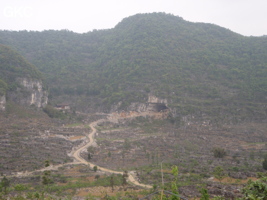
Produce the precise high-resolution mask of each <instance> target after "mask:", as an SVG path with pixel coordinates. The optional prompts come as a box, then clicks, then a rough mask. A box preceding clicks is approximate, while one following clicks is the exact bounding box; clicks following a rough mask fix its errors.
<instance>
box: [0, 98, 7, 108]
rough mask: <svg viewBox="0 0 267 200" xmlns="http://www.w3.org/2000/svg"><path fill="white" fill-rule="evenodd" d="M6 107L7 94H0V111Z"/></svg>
mask: <svg viewBox="0 0 267 200" xmlns="http://www.w3.org/2000/svg"><path fill="white" fill-rule="evenodd" d="M5 109H6V95H3V96H0V111H5Z"/></svg>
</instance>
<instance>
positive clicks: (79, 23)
mask: <svg viewBox="0 0 267 200" xmlns="http://www.w3.org/2000/svg"><path fill="white" fill-rule="evenodd" d="M151 12H166V13H171V14H174V15H177V16H180V17H182V18H184V19H185V20H187V21H191V22H207V23H213V24H217V25H219V26H222V27H225V28H228V29H230V30H232V31H234V32H237V33H240V34H242V35H247V36H250V35H254V36H261V35H267V0H153V1H152V0H94V1H92V0H87V1H85V0H72V1H68V0H64V1H63V0H1V3H0V29H1V30H38V31H42V30H48V29H55V30H61V29H68V30H72V31H74V32H78V33H83V32H88V31H91V30H93V29H107V28H113V27H114V26H115V25H116V24H117V23H119V22H120V21H121V20H122V19H123V18H125V17H128V16H131V15H134V14H137V13H151Z"/></svg>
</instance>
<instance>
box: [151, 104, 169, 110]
mask: <svg viewBox="0 0 267 200" xmlns="http://www.w3.org/2000/svg"><path fill="white" fill-rule="evenodd" d="M167 109H169V108H168V107H167V106H166V105H165V104H164V103H154V104H153V110H154V111H155V112H161V111H164V110H167Z"/></svg>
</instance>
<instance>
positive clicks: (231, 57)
mask: <svg viewBox="0 0 267 200" xmlns="http://www.w3.org/2000/svg"><path fill="white" fill-rule="evenodd" d="M85 23H86V22H85ZM0 43H1V44H6V45H10V46H12V47H13V48H15V49H17V50H18V51H19V52H20V53H21V54H22V55H24V56H25V57H27V58H28V60H29V61H30V62H31V63H33V64H34V65H36V66H37V67H38V68H39V69H40V70H41V71H42V72H44V73H45V74H46V79H47V82H48V84H49V87H50V94H51V99H52V102H60V101H63V100H64V99H68V100H69V101H71V102H72V103H73V104H75V105H76V108H77V109H83V110H85V109H88V110H92V108H93V107H94V108H99V109H100V110H102V111H107V112H108V111H109V110H110V108H111V107H112V105H115V104H117V103H118V102H120V101H121V102H122V104H121V107H120V108H119V109H126V108H127V106H128V105H130V103H132V102H145V101H146V100H147V95H148V94H153V95H156V96H158V97H161V98H166V99H168V102H169V107H171V108H173V109H174V110H176V113H177V115H179V116H184V115H187V114H195V115H199V116H202V115H203V114H206V115H208V116H212V119H215V118H216V117H217V118H218V119H219V118H222V116H230V118H231V119H235V120H237V121H238V120H251V119H255V120H259V119H266V103H267V79H266V77H267V56H266V55H267V38H266V37H244V36H242V35H239V34H236V33H234V32H232V31H230V30H227V29H225V28H222V27H219V26H216V25H212V24H205V23H191V22H187V21H185V20H183V19H182V18H180V17H176V16H173V15H168V14H164V13H152V14H137V15H134V16H131V17H128V18H125V19H124V20H122V21H121V22H120V23H118V25H117V26H115V27H114V28H113V29H109V30H98V31H96V30H95V31H93V32H88V33H85V34H77V33H73V32H70V31H67V30H62V31H53V30H50V31H43V32H33V31H30V32H27V31H19V32H12V31H0ZM66 95H67V96H66ZM89 108H90V109H89ZM96 110H97V109H96Z"/></svg>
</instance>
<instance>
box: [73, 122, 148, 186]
mask: <svg viewBox="0 0 267 200" xmlns="http://www.w3.org/2000/svg"><path fill="white" fill-rule="evenodd" d="M104 121H109V120H103V119H100V120H97V121H95V122H92V123H91V124H90V125H89V126H90V128H91V129H92V131H91V132H90V133H89V135H88V138H89V142H88V143H87V144H86V145H84V146H82V147H80V148H79V149H77V150H76V151H75V152H74V153H73V157H74V158H75V159H76V160H78V161H79V162H80V163H83V164H85V165H88V166H90V168H93V167H94V166H97V165H95V164H92V163H90V162H88V161H86V160H85V159H84V158H82V157H81V155H80V154H81V152H82V151H83V150H85V149H87V148H88V147H89V146H91V145H93V143H94V142H95V140H94V136H95V133H96V128H95V126H97V124H98V123H101V122H104ZM97 169H98V170H101V171H103V172H108V173H113V174H123V172H120V171H114V170H111V169H107V168H104V167H100V166H97ZM128 181H129V182H130V183H132V184H134V185H137V186H140V187H144V188H152V186H151V185H145V184H141V183H139V182H138V181H137V180H136V179H135V177H134V175H133V174H131V173H129V174H128Z"/></svg>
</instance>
